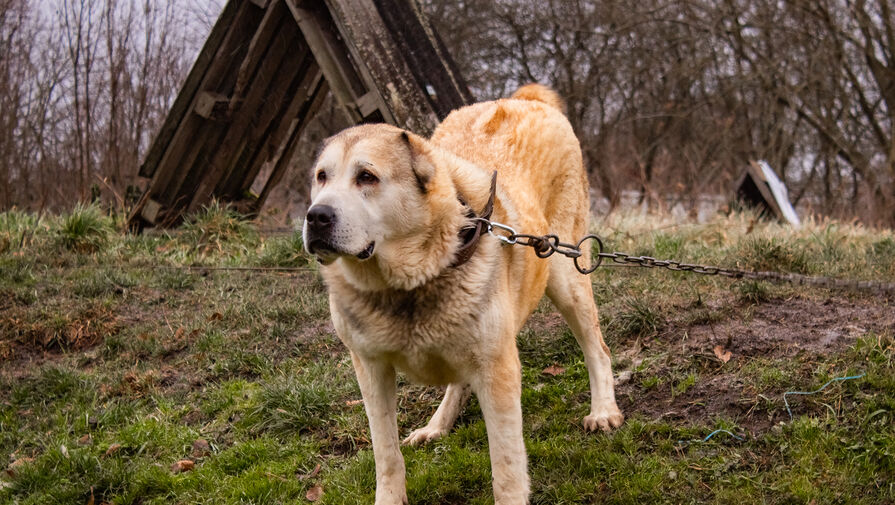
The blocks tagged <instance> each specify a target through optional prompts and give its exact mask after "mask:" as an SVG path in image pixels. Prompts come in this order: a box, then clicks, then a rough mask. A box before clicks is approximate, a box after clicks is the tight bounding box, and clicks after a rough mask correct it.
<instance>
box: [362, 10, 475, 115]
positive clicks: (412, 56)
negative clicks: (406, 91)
mask: <svg viewBox="0 0 895 505" xmlns="http://www.w3.org/2000/svg"><path fill="white" fill-rule="evenodd" d="M372 1H373V4H374V5H375V6H376V10H377V11H378V12H379V15H380V16H381V17H382V20H383V22H384V23H385V26H386V28H387V29H388V31H389V33H390V34H391V35H392V38H393V40H394V41H395V43H396V44H397V46H398V54H400V55H401V56H402V57H403V59H404V61H406V62H407V65H408V67H409V68H410V71H411V72H412V73H413V76H414V79H415V81H416V83H417V86H418V87H419V88H420V89H422V90H426V89H427V88H429V87H431V89H432V90H433V91H434V93H433V94H429V93H427V96H428V98H429V101H430V103H431V104H432V106H433V108H434V109H435V112H436V113H437V114H438V117H439V119H444V118H445V117H447V115H448V114H449V113H450V112H451V111H452V110H454V109H457V108H459V107H462V106H464V105H467V104H470V103H472V102H473V101H474V99H473V97H472V93H470V91H469V87H468V86H467V85H466V81H465V80H464V79H463V77H462V76H461V75H460V71H459V69H458V68H457V65H456V63H455V62H454V60H453V58H451V55H450V53H448V51H447V49H446V48H445V46H444V42H442V40H441V37H439V36H438V33H437V32H436V31H435V29H434V28H433V27H432V25H431V23H429V20H428V19H427V18H426V16H425V14H423V12H422V8H421V6H420V4H419V2H417V1H415V0H372ZM433 95H434V96H433Z"/></svg>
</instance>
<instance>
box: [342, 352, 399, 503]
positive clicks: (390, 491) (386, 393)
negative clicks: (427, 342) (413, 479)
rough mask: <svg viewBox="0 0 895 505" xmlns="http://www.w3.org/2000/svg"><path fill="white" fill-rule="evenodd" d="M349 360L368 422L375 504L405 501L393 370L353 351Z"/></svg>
mask: <svg viewBox="0 0 895 505" xmlns="http://www.w3.org/2000/svg"><path fill="white" fill-rule="evenodd" d="M351 361H352V362H353V363H354V372H355V373H356V374H357V382H358V384H359V385H360V390H361V394H362V395H363V397H364V409H365V410H366V411H367V419H368V420H369V422H370V438H372V442H373V459H374V460H375V461H376V505H402V504H406V503H407V491H406V484H405V473H404V457H403V456H402V455H401V447H400V446H399V445H398V418H397V415H398V413H397V407H398V401H397V385H396V382H395V369H394V368H393V367H392V366H391V365H389V364H387V363H383V362H381V361H376V360H368V359H364V358H362V357H360V356H358V355H357V354H355V353H353V352H352V353H351Z"/></svg>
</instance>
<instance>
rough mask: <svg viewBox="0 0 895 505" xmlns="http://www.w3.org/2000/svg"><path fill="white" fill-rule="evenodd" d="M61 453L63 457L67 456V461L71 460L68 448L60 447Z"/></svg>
mask: <svg viewBox="0 0 895 505" xmlns="http://www.w3.org/2000/svg"><path fill="white" fill-rule="evenodd" d="M59 452H61V453H62V455H63V456H65V459H69V455H68V447H66V446H64V445H60V446H59Z"/></svg>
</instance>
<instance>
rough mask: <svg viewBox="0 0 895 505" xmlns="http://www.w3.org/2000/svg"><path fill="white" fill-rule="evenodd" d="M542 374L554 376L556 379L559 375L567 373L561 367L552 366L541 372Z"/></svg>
mask: <svg viewBox="0 0 895 505" xmlns="http://www.w3.org/2000/svg"><path fill="white" fill-rule="evenodd" d="M541 373H542V374H544V375H552V376H553V377H556V376H557V375H562V374H564V373H566V369H565V368H563V367H561V366H559V365H550V366H548V367H547V368H545V369H543V370H541Z"/></svg>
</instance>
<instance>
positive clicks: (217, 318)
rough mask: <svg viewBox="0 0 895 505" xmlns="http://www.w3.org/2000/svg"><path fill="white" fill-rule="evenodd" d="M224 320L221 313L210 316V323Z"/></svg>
mask: <svg viewBox="0 0 895 505" xmlns="http://www.w3.org/2000/svg"><path fill="white" fill-rule="evenodd" d="M223 318H224V315H223V314H221V313H220V312H215V313H214V314H212V315H210V316H208V320H209V321H220V320H221V319H223Z"/></svg>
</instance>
